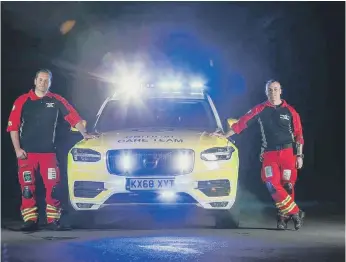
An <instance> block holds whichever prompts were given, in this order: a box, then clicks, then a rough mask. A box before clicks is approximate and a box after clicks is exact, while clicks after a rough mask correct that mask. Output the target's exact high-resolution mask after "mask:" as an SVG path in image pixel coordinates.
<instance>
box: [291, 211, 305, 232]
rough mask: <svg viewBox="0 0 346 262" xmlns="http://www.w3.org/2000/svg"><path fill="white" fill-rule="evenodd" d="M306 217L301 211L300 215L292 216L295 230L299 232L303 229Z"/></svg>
mask: <svg viewBox="0 0 346 262" xmlns="http://www.w3.org/2000/svg"><path fill="white" fill-rule="evenodd" d="M304 217H305V213H304V212H303V211H302V210H299V212H298V213H296V214H294V215H292V220H293V223H294V228H295V229H296V230H298V229H299V228H301V227H302V226H303V222H304Z"/></svg>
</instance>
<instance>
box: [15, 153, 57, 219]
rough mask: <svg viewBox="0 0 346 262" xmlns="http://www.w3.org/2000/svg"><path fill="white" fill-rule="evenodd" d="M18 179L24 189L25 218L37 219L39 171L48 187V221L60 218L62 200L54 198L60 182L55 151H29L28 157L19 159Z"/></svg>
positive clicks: (23, 210) (22, 208) (22, 211)
mask: <svg viewBox="0 0 346 262" xmlns="http://www.w3.org/2000/svg"><path fill="white" fill-rule="evenodd" d="M18 168H19V172H18V179H19V183H20V186H21V189H22V205H21V208H20V209H21V213H22V217H23V220H24V221H25V222H26V221H28V220H33V221H37V219H38V212H37V206H36V197H35V189H36V185H35V174H36V173H37V172H38V171H39V172H40V173H41V176H42V180H43V183H44V186H45V188H46V204H47V206H46V215H47V222H48V223H51V222H53V221H54V220H55V219H60V212H61V210H60V201H59V200H57V199H55V198H54V190H55V189H56V186H57V185H58V184H59V182H60V170H59V167H58V163H57V159H56V155H55V153H28V157H27V159H24V160H21V159H19V160H18Z"/></svg>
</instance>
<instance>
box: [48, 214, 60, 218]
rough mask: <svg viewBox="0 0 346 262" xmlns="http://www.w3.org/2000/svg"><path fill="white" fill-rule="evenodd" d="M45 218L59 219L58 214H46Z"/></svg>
mask: <svg viewBox="0 0 346 262" xmlns="http://www.w3.org/2000/svg"><path fill="white" fill-rule="evenodd" d="M47 218H60V214H47Z"/></svg>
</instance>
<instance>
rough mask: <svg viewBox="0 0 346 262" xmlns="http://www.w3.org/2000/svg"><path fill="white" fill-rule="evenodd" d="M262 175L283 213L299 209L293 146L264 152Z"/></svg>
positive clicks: (289, 213)
mask: <svg viewBox="0 0 346 262" xmlns="http://www.w3.org/2000/svg"><path fill="white" fill-rule="evenodd" d="M261 177H262V180H263V182H264V183H265V184H266V186H267V188H268V190H269V192H270V194H271V196H272V198H273V200H274V202H275V205H276V207H277V208H278V209H279V211H280V212H279V213H280V214H281V215H292V214H296V213H297V212H298V211H299V207H298V206H297V204H296V203H295V202H294V185H295V183H296V181H297V168H296V156H295V155H294V153H293V148H286V149H282V150H278V151H267V152H264V154H263V163H262V174H261Z"/></svg>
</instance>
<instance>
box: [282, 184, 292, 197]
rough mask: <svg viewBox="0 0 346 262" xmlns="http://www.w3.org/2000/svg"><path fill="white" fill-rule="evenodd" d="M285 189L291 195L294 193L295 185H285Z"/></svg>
mask: <svg viewBox="0 0 346 262" xmlns="http://www.w3.org/2000/svg"><path fill="white" fill-rule="evenodd" d="M284 189H285V190H286V192H287V193H288V194H289V195H291V194H292V192H293V185H292V184H291V183H285V184H284Z"/></svg>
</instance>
